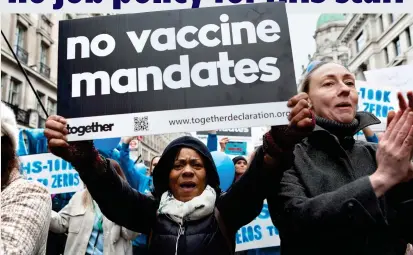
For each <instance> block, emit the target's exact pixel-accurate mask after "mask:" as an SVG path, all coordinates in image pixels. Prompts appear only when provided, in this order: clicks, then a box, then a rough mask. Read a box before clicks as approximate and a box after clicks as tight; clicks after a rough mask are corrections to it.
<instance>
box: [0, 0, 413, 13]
mask: <svg viewBox="0 0 413 255" xmlns="http://www.w3.org/2000/svg"><path fill="white" fill-rule="evenodd" d="M32 1H33V0H4V1H0V8H1V11H2V12H3V13H50V12H61V13H84V10H90V12H93V13H137V12H152V11H162V10H176V9H189V8H192V7H193V6H195V7H197V6H199V8H202V7H211V6H226V5H234V4H232V3H231V2H230V1H229V0H222V1H214V0H187V1H186V2H185V3H183V4H181V3H177V1H176V0H170V3H163V2H168V1H159V0H157V1H155V0H148V1H147V2H146V3H143V4H142V3H139V2H138V1H136V0H132V1H128V3H123V2H122V1H121V0H102V1H97V0H96V2H100V3H95V1H88V2H91V3H86V0H81V1H80V2H78V3H76V4H73V3H71V2H69V1H67V0H43V1H42V2H41V3H33V2H32ZM35 2H40V1H39V0H36V1H35ZM125 2H126V1H125ZM155 2H161V3H155ZM217 2H218V3H217ZM219 2H222V3H219ZM248 2H251V0H248ZM253 2H254V3H264V2H280V0H268V1H267V0H254V1H253ZM285 2H286V6H287V12H288V13H303V14H304V13H305V14H308V13H325V12H328V13H380V12H384V13H388V12H389V10H391V12H392V13H397V12H402V13H405V12H406V10H413V1H411V0H380V1H379V3H377V1H371V0H363V1H362V3H354V0H324V1H323V2H322V3H313V2H312V0H310V1H309V0H285ZM366 2H369V3H366ZM384 2H386V3H384ZM238 4H247V0H241V1H240V3H238ZM116 6H119V7H116ZM117 8H120V9H117Z"/></svg>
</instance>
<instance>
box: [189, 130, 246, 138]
mask: <svg viewBox="0 0 413 255" xmlns="http://www.w3.org/2000/svg"><path fill="white" fill-rule="evenodd" d="M196 134H197V135H198V136H203V135H204V136H207V135H208V131H198V132H196ZM217 135H218V136H225V137H251V128H226V129H218V130H217Z"/></svg>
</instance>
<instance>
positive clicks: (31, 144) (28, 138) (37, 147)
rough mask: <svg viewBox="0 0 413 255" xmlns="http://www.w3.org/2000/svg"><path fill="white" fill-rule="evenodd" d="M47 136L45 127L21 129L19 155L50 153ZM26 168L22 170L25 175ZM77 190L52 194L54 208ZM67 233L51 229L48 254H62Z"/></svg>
mask: <svg viewBox="0 0 413 255" xmlns="http://www.w3.org/2000/svg"><path fill="white" fill-rule="evenodd" d="M48 152H49V150H48V148H47V138H46V137H45V136H44V129H43V128H27V129H20V132H19V145H18V156H19V157H20V156H26V155H33V154H40V153H48ZM23 171H24V169H23V168H21V169H20V172H21V173H22V175H23V176H24V175H25V173H24V172H23ZM74 194H75V192H70V193H61V194H52V195H51V197H52V210H53V211H56V212H58V211H60V210H61V209H62V208H63V207H65V206H66V205H67V204H68V203H69V201H70V199H71V198H72V196H73V195H74ZM65 243H66V234H57V233H53V232H51V231H49V233H48V235H47V247H46V255H60V254H62V253H63V251H64V249H65Z"/></svg>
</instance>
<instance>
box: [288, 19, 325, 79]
mask: <svg viewBox="0 0 413 255" xmlns="http://www.w3.org/2000/svg"><path fill="white" fill-rule="evenodd" d="M319 16H320V14H288V25H289V27H290V38H291V46H292V49H293V57H294V68H295V76H296V77H295V78H296V80H298V79H299V78H300V76H301V71H302V69H301V66H302V65H304V66H305V67H307V64H308V54H311V55H313V53H314V52H315V40H314V38H313V35H314V32H315V29H316V24H317V19H318V17H319Z"/></svg>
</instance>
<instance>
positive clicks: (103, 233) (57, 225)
mask: <svg viewBox="0 0 413 255" xmlns="http://www.w3.org/2000/svg"><path fill="white" fill-rule="evenodd" d="M110 162H111V164H112V165H113V166H114V170H115V172H116V174H117V175H118V176H119V177H120V178H122V179H123V180H125V181H126V177H125V175H124V173H123V171H122V169H121V168H120V166H119V164H118V163H117V162H116V161H114V160H112V159H110ZM50 231H52V232H54V233H66V232H68V236H67V241H66V247H65V251H64V254H86V255H102V254H105V255H112V254H113V255H117V254H125V255H128V254H129V255H132V242H131V240H133V239H135V238H136V237H137V236H138V233H135V232H133V231H130V230H128V229H126V228H124V227H122V226H119V225H116V224H115V223H113V222H111V221H110V220H108V219H107V218H106V217H105V215H103V214H102V212H101V211H100V209H99V206H98V205H97V203H96V201H94V200H93V199H92V197H91V196H90V193H89V191H88V189H84V190H82V191H79V192H77V193H75V195H74V196H73V197H72V199H70V202H69V204H67V205H66V206H65V207H64V208H63V209H62V210H60V211H59V212H58V213H57V212H55V211H52V217H51V222H50ZM86 240H88V242H85V241H86Z"/></svg>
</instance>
